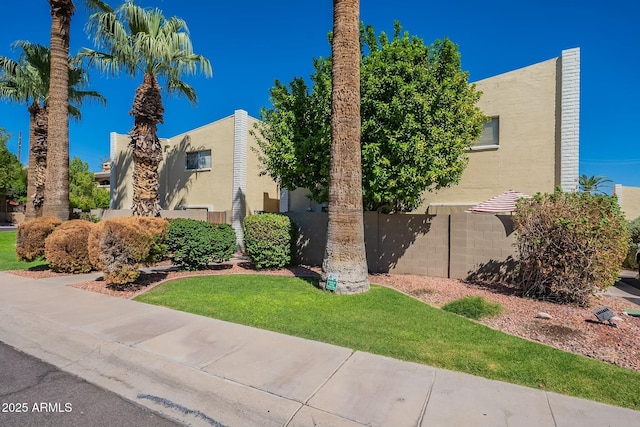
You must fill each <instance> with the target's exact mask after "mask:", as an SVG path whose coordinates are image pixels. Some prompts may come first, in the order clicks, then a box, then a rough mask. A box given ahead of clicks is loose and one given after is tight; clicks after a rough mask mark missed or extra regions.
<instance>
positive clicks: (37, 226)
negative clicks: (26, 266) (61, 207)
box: [16, 216, 62, 262]
mask: <svg viewBox="0 0 640 427" xmlns="http://www.w3.org/2000/svg"><path fill="white" fill-rule="evenodd" d="M60 224H62V221H61V220H60V219H59V218H56V217H52V216H43V217H40V218H35V219H32V220H30V221H26V222H23V223H22V224H20V225H19V226H18V232H17V234H16V254H17V256H18V259H19V260H20V261H28V262H30V261H34V260H35V259H37V258H39V257H42V256H44V254H45V250H44V241H45V239H46V238H47V236H49V234H51V233H52V232H53V230H55V229H56V227H58V226H59V225H60Z"/></svg>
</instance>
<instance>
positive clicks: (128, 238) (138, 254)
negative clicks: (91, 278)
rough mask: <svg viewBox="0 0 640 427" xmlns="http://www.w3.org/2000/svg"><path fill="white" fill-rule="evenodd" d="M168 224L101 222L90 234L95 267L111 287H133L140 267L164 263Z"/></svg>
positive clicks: (134, 220)
mask: <svg viewBox="0 0 640 427" xmlns="http://www.w3.org/2000/svg"><path fill="white" fill-rule="evenodd" d="M167 230H168V223H167V221H166V220H164V219H161V218H146V217H123V218H114V219H110V220H106V221H101V222H99V223H98V224H97V225H96V227H95V228H94V230H92V232H91V233H90V234H89V241H88V244H87V246H88V251H89V257H90V260H91V263H92V264H93V265H94V266H95V267H96V269H99V270H101V271H102V272H103V273H104V278H105V281H106V282H107V283H109V284H111V285H126V284H129V283H133V282H134V281H135V280H136V279H137V278H138V277H139V275H140V271H139V270H138V269H139V267H140V265H141V264H143V265H149V264H152V263H153V262H156V261H157V260H159V259H161V258H162V257H163V256H164V253H165V252H166V242H165V236H166V231H167Z"/></svg>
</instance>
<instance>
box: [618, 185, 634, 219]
mask: <svg viewBox="0 0 640 427" xmlns="http://www.w3.org/2000/svg"><path fill="white" fill-rule="evenodd" d="M613 194H614V195H615V196H616V197H617V198H618V204H619V205H620V208H621V209H622V212H623V213H624V215H625V217H626V218H627V219H628V220H629V221H631V220H634V219H636V218H638V217H640V187H626V186H623V185H622V184H616V185H615V186H614V187H613Z"/></svg>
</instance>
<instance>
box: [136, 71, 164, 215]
mask: <svg viewBox="0 0 640 427" xmlns="http://www.w3.org/2000/svg"><path fill="white" fill-rule="evenodd" d="M163 113H164V107H163V106H162V96H161V95H160V86H158V82H157V80H156V78H155V77H154V76H153V75H152V74H145V75H144V81H143V82H142V84H141V85H140V87H138V89H137V90H136V96H135V99H134V101H133V108H132V109H131V112H130V114H131V115H133V116H134V127H133V130H132V131H131V132H130V136H131V143H130V144H129V146H130V147H131V148H133V214H134V215H139V216H153V217H157V216H160V210H161V209H162V208H161V207H160V201H159V199H158V165H159V164H160V161H161V160H162V146H161V145H160V140H159V139H158V135H157V131H158V123H162V121H163V118H162V115H163Z"/></svg>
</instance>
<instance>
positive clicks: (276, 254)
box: [244, 213, 295, 269]
mask: <svg viewBox="0 0 640 427" xmlns="http://www.w3.org/2000/svg"><path fill="white" fill-rule="evenodd" d="M294 236H295V227H294V225H293V223H292V222H291V219H289V217H287V216H285V215H278V214H271V213H265V214H259V215H250V216H248V217H246V218H245V219H244V245H245V251H246V253H247V255H248V256H249V257H250V258H251V261H252V262H253V263H254V265H255V266H256V268H259V269H261V268H281V267H284V266H285V265H289V264H290V263H291V253H292V251H291V247H292V243H293V241H294Z"/></svg>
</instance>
